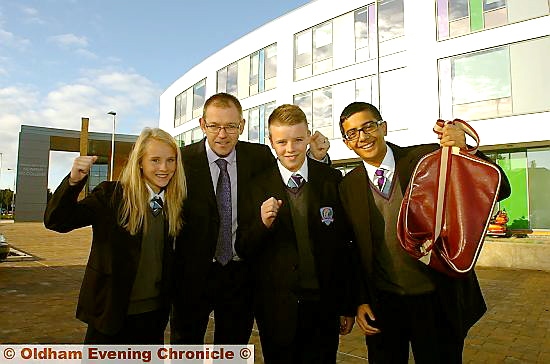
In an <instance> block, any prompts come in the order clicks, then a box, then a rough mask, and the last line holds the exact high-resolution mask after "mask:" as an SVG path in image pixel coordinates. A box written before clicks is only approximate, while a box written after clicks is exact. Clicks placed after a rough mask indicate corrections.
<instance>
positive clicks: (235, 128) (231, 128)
mask: <svg viewBox="0 0 550 364" xmlns="http://www.w3.org/2000/svg"><path fill="white" fill-rule="evenodd" d="M205 127H206V131H207V132H209V133H212V134H218V133H219V132H220V131H221V130H222V129H223V130H224V131H225V132H226V133H227V134H238V133H239V131H240V129H241V127H240V125H239V124H229V125H226V126H219V125H216V124H206V125H205Z"/></svg>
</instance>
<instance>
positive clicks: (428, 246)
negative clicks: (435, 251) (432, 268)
mask: <svg viewBox="0 0 550 364" xmlns="http://www.w3.org/2000/svg"><path fill="white" fill-rule="evenodd" d="M430 250H432V240H426V241H425V242H424V243H423V244H422V245H420V252H421V253H422V255H427V254H428V253H429V252H430Z"/></svg>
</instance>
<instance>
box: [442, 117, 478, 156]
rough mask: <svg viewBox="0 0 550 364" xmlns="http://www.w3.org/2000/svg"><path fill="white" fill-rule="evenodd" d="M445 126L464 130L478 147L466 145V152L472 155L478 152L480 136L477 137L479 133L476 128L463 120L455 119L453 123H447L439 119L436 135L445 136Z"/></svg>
mask: <svg viewBox="0 0 550 364" xmlns="http://www.w3.org/2000/svg"><path fill="white" fill-rule="evenodd" d="M445 124H453V125H456V126H458V127H459V128H460V129H462V130H464V132H465V133H466V134H468V135H469V136H471V137H472V139H474V141H475V142H476V145H475V147H469V146H468V145H466V149H465V151H466V152H468V153H470V154H475V153H476V152H477V149H478V148H479V135H477V132H476V131H475V130H474V128H472V127H471V126H470V124H468V123H467V122H465V121H464V120H461V119H454V120H453V121H445V120H442V119H438V120H437V121H436V123H435V126H434V128H433V131H434V133H436V134H437V135H439V136H441V135H443V127H444V126H445Z"/></svg>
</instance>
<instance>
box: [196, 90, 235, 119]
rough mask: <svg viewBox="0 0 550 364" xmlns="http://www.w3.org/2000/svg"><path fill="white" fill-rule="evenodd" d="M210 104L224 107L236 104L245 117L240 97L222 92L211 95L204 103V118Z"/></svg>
mask: <svg viewBox="0 0 550 364" xmlns="http://www.w3.org/2000/svg"><path fill="white" fill-rule="evenodd" d="M210 105H214V106H218V107H222V108H227V107H231V106H235V107H236V108H237V111H238V112H239V115H240V118H241V119H242V118H243V107H242V106H241V103H240V101H239V99H238V98H236V97H235V96H233V95H231V94H228V93H225V92H220V93H217V94H214V95H212V96H210V97H209V98H208V100H206V102H205V103H204V107H203V108H202V117H203V118H206V110H207V109H208V107H209V106H210Z"/></svg>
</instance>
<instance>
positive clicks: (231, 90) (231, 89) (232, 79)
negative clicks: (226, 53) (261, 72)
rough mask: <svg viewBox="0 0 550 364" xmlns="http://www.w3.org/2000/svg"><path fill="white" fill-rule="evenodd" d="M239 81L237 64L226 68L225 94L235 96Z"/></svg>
mask: <svg viewBox="0 0 550 364" xmlns="http://www.w3.org/2000/svg"><path fill="white" fill-rule="evenodd" d="M238 79H239V67H238V65H237V62H235V63H232V64H230V65H229V66H228V67H227V86H226V92H227V93H228V94H231V95H233V96H237V91H238Z"/></svg>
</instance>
